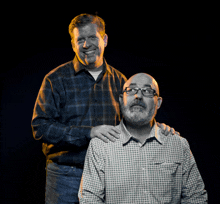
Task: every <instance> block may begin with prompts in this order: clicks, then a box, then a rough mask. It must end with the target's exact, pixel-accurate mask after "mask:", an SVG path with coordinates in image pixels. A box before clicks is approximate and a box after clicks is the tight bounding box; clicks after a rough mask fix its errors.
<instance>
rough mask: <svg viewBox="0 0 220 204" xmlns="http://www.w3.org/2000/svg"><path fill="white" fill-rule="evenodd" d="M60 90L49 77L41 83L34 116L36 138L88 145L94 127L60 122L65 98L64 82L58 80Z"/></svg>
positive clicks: (53, 142)
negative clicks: (61, 108) (61, 107)
mask: <svg viewBox="0 0 220 204" xmlns="http://www.w3.org/2000/svg"><path fill="white" fill-rule="evenodd" d="M56 83H57V84H59V85H58V87H59V90H57V89H56V87H54V86H53V84H52V82H51V80H50V79H49V78H47V77H45V78H44V81H43V83H42V85H41V88H40V91H39V94H38V97H37V100H36V103H35V107H34V113H33V118H32V130H33V135H34V138H35V139H36V140H41V141H42V142H44V143H48V144H58V143H59V145H68V144H69V145H76V146H78V147H80V146H84V145H87V144H88V143H89V140H90V131H91V128H92V127H77V126H67V125H64V124H62V123H61V122H59V121H60V120H59V119H60V118H61V115H60V106H61V105H60V104H62V102H63V100H64V98H65V95H64V93H65V91H64V89H63V87H62V84H61V83H59V82H56Z"/></svg>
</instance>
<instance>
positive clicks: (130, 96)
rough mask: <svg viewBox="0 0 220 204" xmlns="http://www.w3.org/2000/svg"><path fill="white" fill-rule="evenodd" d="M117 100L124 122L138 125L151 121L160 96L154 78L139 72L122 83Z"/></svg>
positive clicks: (160, 99)
mask: <svg viewBox="0 0 220 204" xmlns="http://www.w3.org/2000/svg"><path fill="white" fill-rule="evenodd" d="M140 89H142V90H140ZM119 101H120V108H121V112H122V114H123V116H124V120H125V121H126V123H129V124H130V125H132V126H136V127H140V126H144V125H148V124H149V123H152V122H153V119H154V117H155V116H156V113H157V109H159V108H160V106H161V103H162V98H161V97H159V87H158V84H157V82H156V80H155V79H154V78H153V77H152V76H150V75H148V74H145V73H139V74H136V75H134V76H132V77H131V78H130V79H128V81H127V82H126V83H125V84H124V87H123V93H122V94H121V95H120V97H119Z"/></svg>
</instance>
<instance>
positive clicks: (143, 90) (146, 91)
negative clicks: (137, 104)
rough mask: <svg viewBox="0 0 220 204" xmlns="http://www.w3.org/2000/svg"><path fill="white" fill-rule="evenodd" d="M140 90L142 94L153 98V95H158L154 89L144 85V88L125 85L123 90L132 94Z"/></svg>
mask: <svg viewBox="0 0 220 204" xmlns="http://www.w3.org/2000/svg"><path fill="white" fill-rule="evenodd" d="M139 90H141V93H142V95H143V96H146V97H150V98H153V97H154V96H158V94H157V93H156V91H155V90H154V89H152V88H150V87H145V88H130V87H126V88H125V90H124V91H123V93H124V92H126V93H127V95H130V96H133V95H135V94H137V93H138V91H139Z"/></svg>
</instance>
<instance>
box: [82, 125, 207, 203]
mask: <svg viewBox="0 0 220 204" xmlns="http://www.w3.org/2000/svg"><path fill="white" fill-rule="evenodd" d="M118 128H120V129H121V135H120V139H118V140H117V141H116V142H114V143H113V142H108V143H104V142H102V141H101V140H100V139H97V138H94V139H92V140H91V142H90V145H89V148H88V151H87V155H86V159H85V164H84V171H83V177H82V180H81V185H80V190H79V194H78V195H79V199H80V203H81V204H83V203H94V204H98V203H106V204H110V203H111V204H130V203H132V204H144V203H149V204H156V203H172V204H174V203H175V204H177V203H187V204H189V203H199V204H201V203H207V192H206V190H204V183H203V180H202V178H201V175H200V173H199V171H198V168H197V165H196V162H195V159H194V157H193V155H192V153H191V151H190V147H189V144H188V142H187V140H186V139H184V138H182V137H180V136H178V135H174V136H172V135H168V136H164V135H163V134H162V133H161V132H160V130H159V128H158V126H157V125H156V123H155V125H154V126H153V128H152V131H151V133H150V136H149V138H148V139H147V140H146V142H145V143H144V144H143V145H142V144H141V143H139V142H138V141H137V140H136V139H135V138H134V137H132V136H131V135H130V134H129V132H128V131H127V130H126V127H125V126H124V124H123V121H122V122H121V123H120V125H119V126H118Z"/></svg>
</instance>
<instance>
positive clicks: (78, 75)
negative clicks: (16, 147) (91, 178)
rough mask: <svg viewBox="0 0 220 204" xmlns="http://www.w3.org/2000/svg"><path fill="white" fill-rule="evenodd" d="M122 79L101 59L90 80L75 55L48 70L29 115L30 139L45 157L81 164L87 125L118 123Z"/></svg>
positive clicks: (55, 160) (88, 130)
mask: <svg viewBox="0 0 220 204" xmlns="http://www.w3.org/2000/svg"><path fill="white" fill-rule="evenodd" d="M126 80H127V79H126V77H125V76H124V75H123V74H122V73H121V72H119V71H118V70H116V69H114V68H113V67H111V66H110V65H108V64H107V63H106V61H105V60H104V63H103V71H102V72H101V73H100V75H99V77H98V78H97V80H94V78H93V77H92V76H91V75H90V73H89V72H88V71H86V70H85V68H84V67H83V65H82V64H81V63H79V61H78V60H77V58H76V57H75V58H74V60H73V61H70V62H68V63H66V64H63V65H61V66H59V67H57V68H56V69H54V70H52V71H51V72H50V73H48V74H47V75H46V76H45V78H44V80H43V83H42V86H41V88H40V91H39V94H38V97H37V100H36V103H35V107H34V113H33V118H32V129H33V134H34V138H35V139H36V140H40V141H42V142H43V152H44V154H45V155H46V156H47V159H51V160H53V161H54V162H57V163H59V164H69V165H74V164H80V165H83V163H84V159H85V154H86V150H87V147H88V144H89V141H90V131H91V128H92V127H93V126H97V125H103V124H107V125H114V126H115V125H118V124H119V121H120V119H121V118H120V110H119V94H120V93H121V90H122V88H123V85H124V83H125V81H126Z"/></svg>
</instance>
